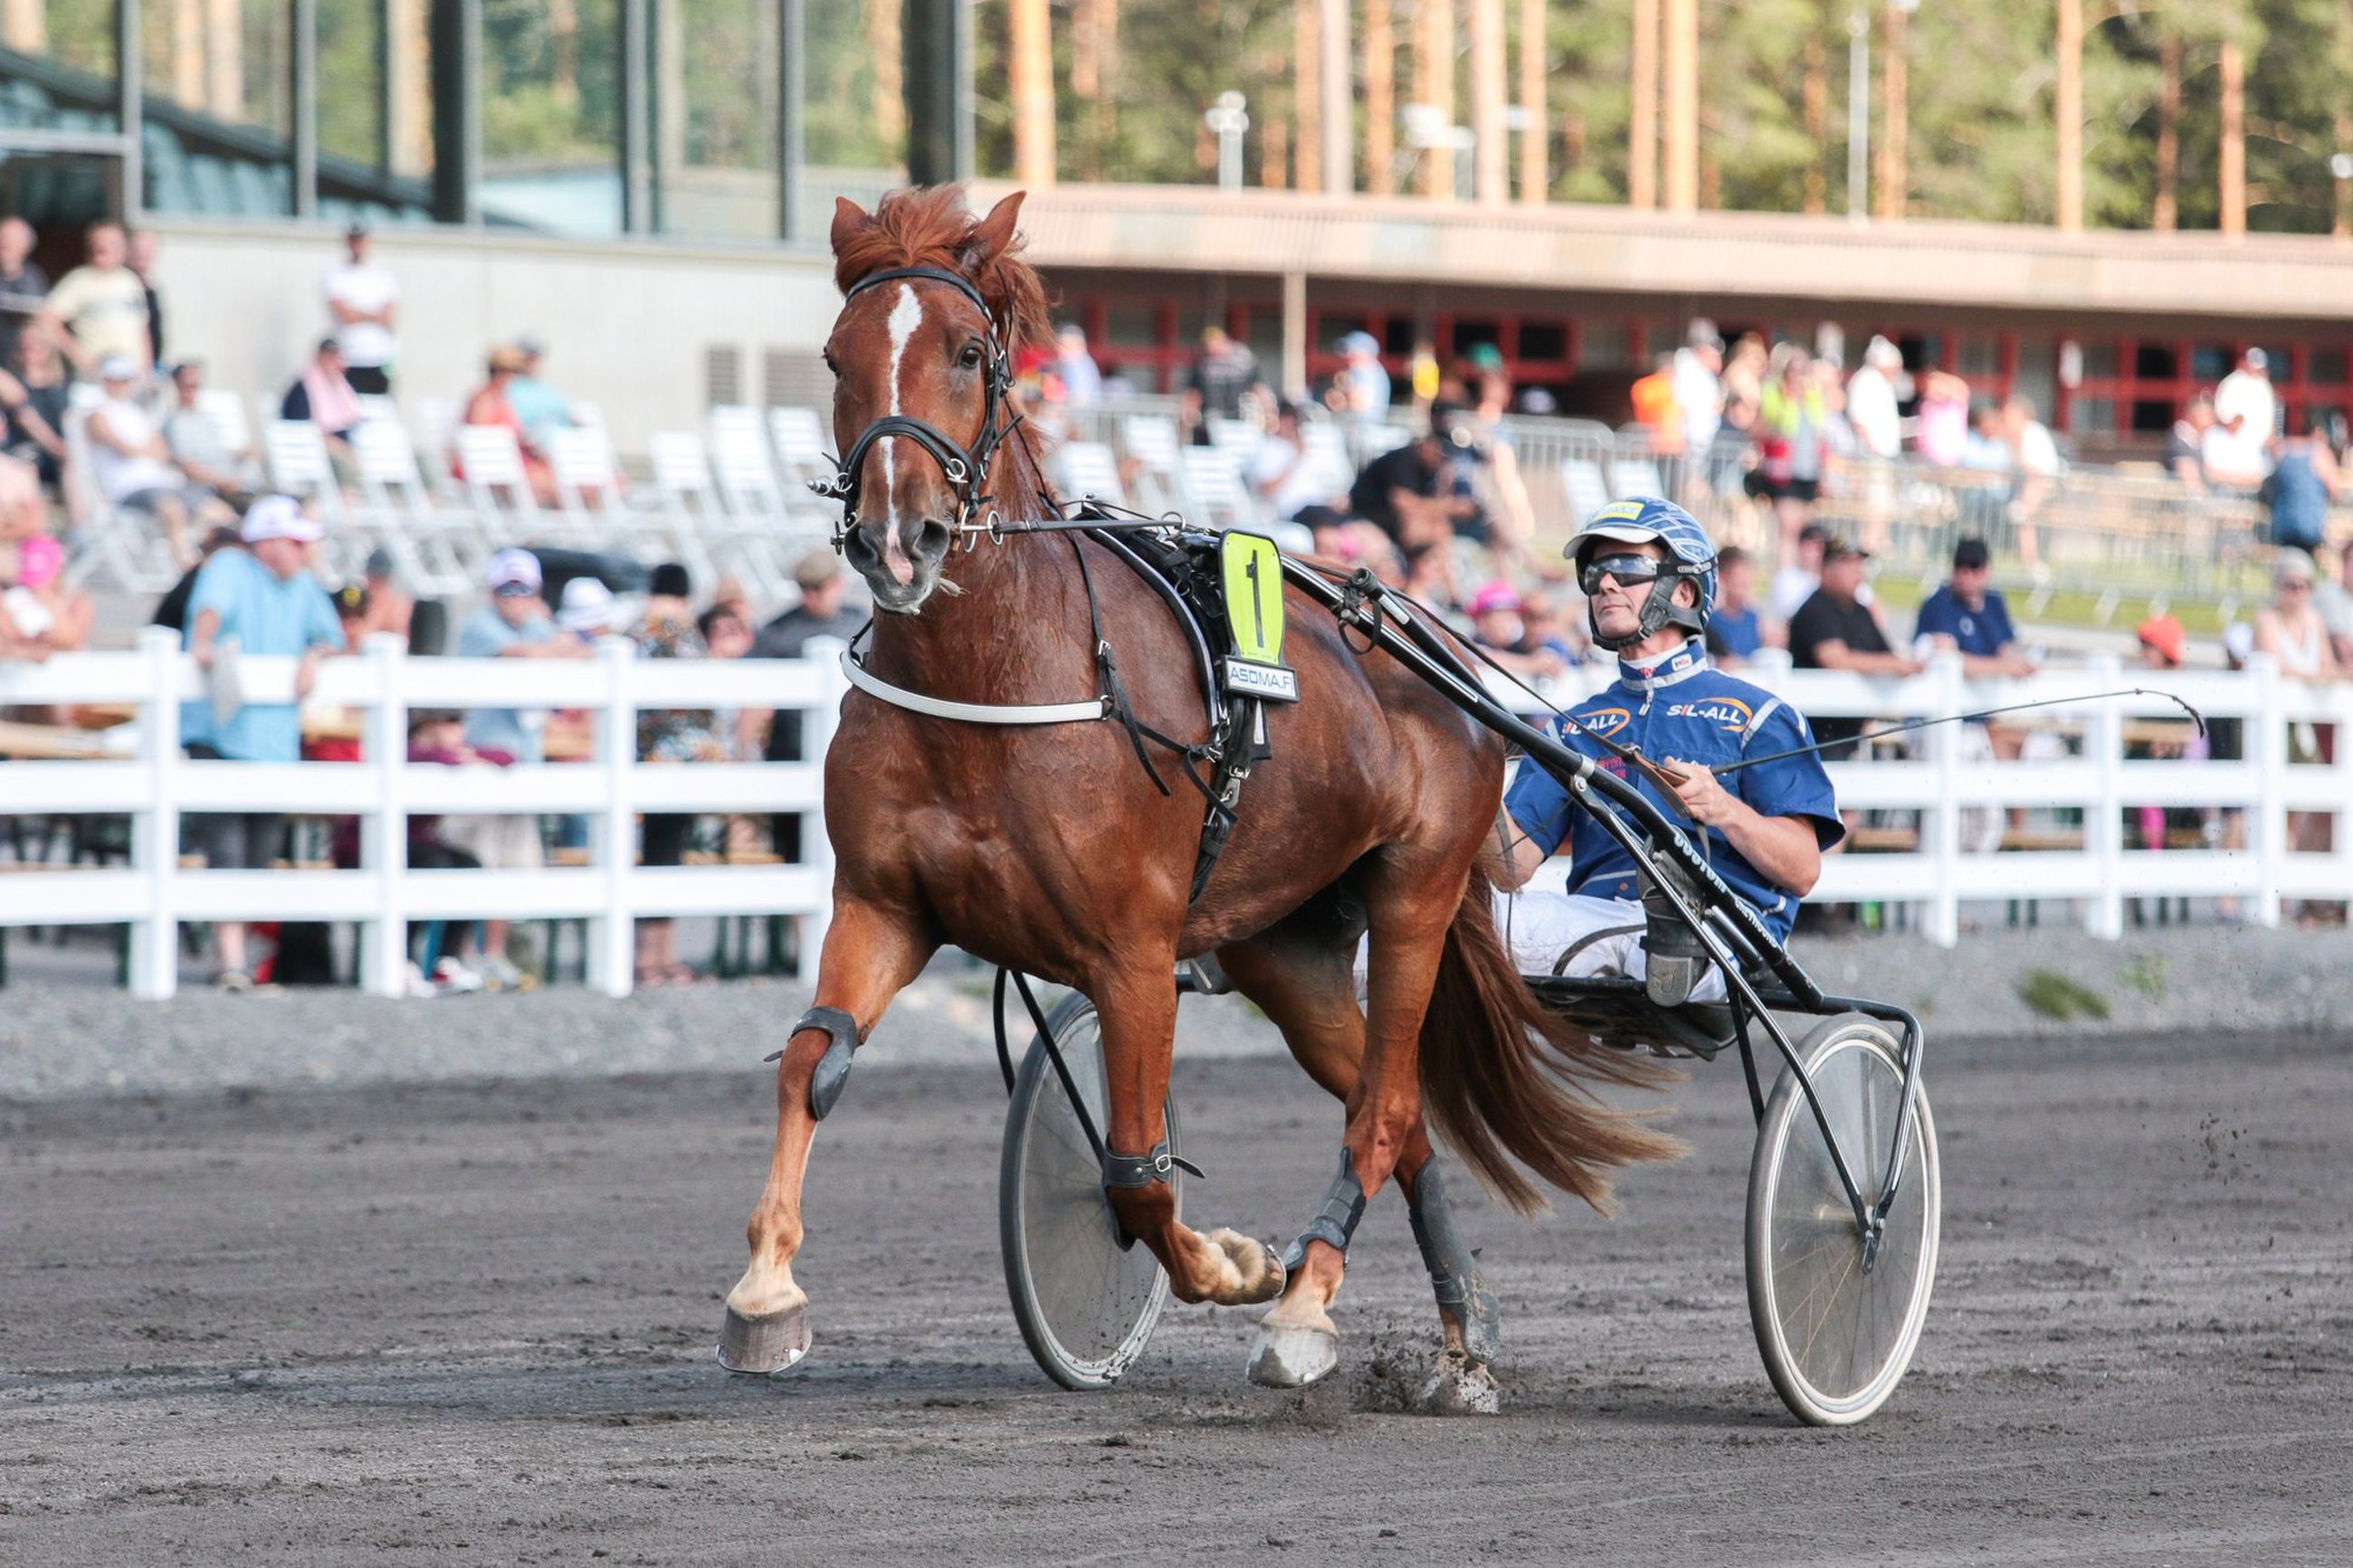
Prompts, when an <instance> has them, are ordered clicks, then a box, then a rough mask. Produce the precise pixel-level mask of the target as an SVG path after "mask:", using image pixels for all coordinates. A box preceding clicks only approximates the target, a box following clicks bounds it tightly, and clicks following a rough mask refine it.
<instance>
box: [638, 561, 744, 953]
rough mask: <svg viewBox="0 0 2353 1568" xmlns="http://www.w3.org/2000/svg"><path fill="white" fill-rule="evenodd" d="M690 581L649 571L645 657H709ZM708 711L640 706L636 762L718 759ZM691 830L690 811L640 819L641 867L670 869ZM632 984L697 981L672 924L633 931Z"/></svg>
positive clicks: (675, 571) (681, 573) (676, 568)
mask: <svg viewBox="0 0 2353 1568" xmlns="http://www.w3.org/2000/svg"><path fill="white" fill-rule="evenodd" d="M692 586H693V585H692V581H691V579H690V578H689V577H688V576H687V573H686V568H685V567H684V566H682V565H681V564H679V563H677V562H675V561H666V562H664V563H662V564H660V565H659V566H657V567H655V568H654V571H653V577H652V580H651V581H650V582H649V584H648V592H647V595H646V613H645V618H644V619H643V620H641V621H640V622H639V623H638V628H637V630H636V631H635V632H633V633H631V634H630V635H631V637H632V638H633V639H634V640H635V641H636V643H637V645H638V654H639V656H640V657H641V658H703V657H705V656H706V655H707V654H708V653H709V651H710V650H709V649H708V648H707V647H705V646H704V645H703V641H702V633H701V632H700V631H698V630H696V629H695V625H694V618H693V614H692V611H691V609H690V607H689V606H688V605H687V595H688V594H689V593H691V592H692ZM713 725H714V720H713V716H712V714H711V713H710V712H709V711H708V710H686V709H645V710H640V711H639V712H638V760H639V761H640V762H648V763H656V762H659V763H701V762H717V761H721V760H723V759H724V757H725V755H726V748H725V745H724V744H723V742H721V740H720V738H719V735H718V733H717V731H716V730H715V729H714V727H713ZM693 832H694V816H693V814H692V813H691V812H655V811H649V812H647V813H646V814H645V841H644V848H643V851H642V853H641V855H640V857H639V858H640V860H641V861H642V862H643V864H645V865H647V866H676V865H679V864H681V863H682V862H683V861H684V860H685V858H686V845H687V840H688V839H689V838H690V837H692V835H693ZM637 948H638V951H637V965H638V984H639V985H641V986H654V985H682V984H692V983H693V982H695V981H697V980H699V979H701V978H702V977H701V976H700V975H698V974H696V973H695V972H694V971H693V970H692V969H691V967H689V966H688V965H686V964H684V963H681V962H680V961H679V957H678V928H677V922H676V921H669V920H641V921H638V930H637Z"/></svg>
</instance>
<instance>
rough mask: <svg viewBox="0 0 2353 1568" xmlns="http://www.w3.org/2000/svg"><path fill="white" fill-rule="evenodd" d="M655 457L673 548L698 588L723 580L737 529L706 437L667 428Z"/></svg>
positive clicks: (656, 441)
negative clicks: (723, 497)
mask: <svg viewBox="0 0 2353 1568" xmlns="http://www.w3.org/2000/svg"><path fill="white" fill-rule="evenodd" d="M649 456H650V458H652V462H653V480H654V482H653V488H654V494H655V498H656V505H657V507H658V508H659V515H660V519H661V523H662V533H663V536H664V538H665V540H666V542H667V543H668V546H669V552H670V555H671V556H672V558H674V559H675V560H677V561H678V562H679V563H681V564H682V565H684V566H685V567H686V570H687V575H689V576H690V577H691V578H693V579H694V582H695V585H696V586H697V587H698V588H702V589H708V588H709V587H711V586H712V584H716V583H717V582H718V581H719V578H720V576H721V572H720V564H719V563H720V560H721V558H722V557H724V556H732V554H733V544H734V541H735V539H736V534H737V531H736V526H735V522H734V520H733V518H732V517H730V516H729V515H728V511H727V509H726V507H725V506H724V505H723V504H722V502H721V501H720V500H719V489H718V487H717V486H716V485H714V484H713V483H712V478H711V460H710V458H709V456H708V454H707V453H706V452H705V451H704V449H703V445H702V437H700V436H697V435H695V434H694V433H693V432H692V431H688V430H667V431H662V432H659V433H658V434H657V435H656V436H655V437H654V438H653V442H652V446H651V449H650V452H649ZM755 575H756V574H755Z"/></svg>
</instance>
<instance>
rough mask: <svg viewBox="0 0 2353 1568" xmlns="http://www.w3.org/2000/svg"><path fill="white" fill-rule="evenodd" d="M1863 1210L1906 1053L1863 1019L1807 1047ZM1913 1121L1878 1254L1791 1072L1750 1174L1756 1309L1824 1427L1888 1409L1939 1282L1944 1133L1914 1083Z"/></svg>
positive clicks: (1811, 1038)
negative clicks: (1865, 1239)
mask: <svg viewBox="0 0 2353 1568" xmlns="http://www.w3.org/2000/svg"><path fill="white" fill-rule="evenodd" d="M1798 1059H1799V1061H1800V1062H1802V1063H1803V1064H1805V1069H1806V1075H1807V1077H1808V1079H1810V1080H1811V1081H1812V1083H1813V1085H1814V1092H1815V1094H1816V1096H1817V1097H1818V1098H1819V1099H1820V1101H1821V1105H1822V1110H1823V1113H1824V1115H1825V1116H1826V1117H1827V1118H1828V1120H1829V1121H1830V1125H1831V1130H1832V1131H1833V1132H1834V1133H1835V1135H1836V1136H1837V1138H1838V1142H1839V1148H1840V1151H1841V1152H1842V1153H1843V1154H1844V1155H1845V1157H1846V1161H1847V1168H1848V1169H1849V1170H1850V1171H1851V1172H1852V1173H1853V1174H1854V1178H1855V1182H1856V1184H1857V1185H1858V1186H1860V1187H1861V1188H1862V1193H1863V1195H1864V1198H1865V1200H1866V1201H1867V1202H1871V1203H1876V1202H1877V1201H1878V1198H1879V1194H1880V1193H1881V1191H1882V1190H1883V1187H1884V1184H1885V1177H1886V1173H1887V1161H1888V1156H1889V1154H1890V1152H1892V1151H1891V1141H1892V1140H1893V1138H1894V1132H1895V1119H1896V1110H1897V1107H1898V1106H1899V1104H1900V1103H1901V1101H1902V1099H1903V1094H1904V1066H1903V1057H1902V1055H1901V1052H1900V1049H1899V1047H1898V1046H1897V1043H1896V1039H1895V1037H1894V1035H1893V1034H1892V1033H1891V1032H1890V1031H1889V1029H1888V1028H1887V1026H1885V1025H1883V1024H1881V1023H1880V1022H1878V1021H1877V1020H1875V1019H1873V1018H1869V1017H1865V1016H1863V1015H1862V1014H1860V1013H1848V1014H1843V1015H1841V1016H1838V1017H1835V1018H1829V1019H1825V1020H1824V1021H1823V1022H1822V1023H1821V1024H1820V1025H1819V1026H1816V1027H1815V1029H1814V1031H1813V1032H1812V1033H1811V1034H1810V1035H1808V1036H1807V1037H1806V1038H1805V1040H1804V1042H1803V1043H1802V1044H1801V1045H1800V1046H1799V1047H1798ZM1913 1102H1914V1104H1915V1106H1916V1108H1917V1110H1918V1121H1917V1122H1916V1124H1915V1127H1914V1130H1913V1136H1912V1138H1911V1141H1910V1143H1909V1146H1908V1148H1907V1150H1906V1152H1905V1161H1904V1167H1905V1168H1904V1177H1903V1183H1902V1185H1901V1188H1900V1190H1899V1191H1898V1193H1897V1194H1896V1198H1895V1206H1894V1208H1893V1209H1892V1210H1890V1211H1889V1213H1888V1215H1887V1224H1886V1228H1885V1231H1884V1233H1883V1236H1882V1238H1881V1241H1880V1246H1879V1250H1878V1253H1877V1256H1876V1257H1875V1258H1873V1261H1872V1265H1871V1267H1870V1268H1869V1269H1868V1270H1866V1269H1865V1268H1863V1247H1862V1235H1861V1233H1860V1231H1859V1230H1858V1229H1857V1227H1856V1225H1855V1221H1854V1212H1853V1209H1852V1206H1851V1205H1849V1204H1848V1202H1847V1195H1846V1188H1845V1186H1844V1185H1843V1184H1841V1182H1840V1180H1839V1177H1838V1172H1837V1170H1836V1169H1835V1168H1834V1167H1833V1166H1832V1164H1831V1158H1830V1153H1829V1151H1828V1150H1827V1149H1826V1148H1825V1146H1824V1145H1823V1142H1822V1134H1821V1129H1820V1126H1819V1125H1818V1124H1817V1122H1816V1121H1815V1119H1814V1114H1813V1111H1812V1110H1811V1108H1810V1106H1809V1105H1808V1104H1807V1101H1806V1097H1805V1094H1804V1092H1803V1091H1802V1090H1801V1089H1799V1085H1798V1080H1797V1079H1796V1078H1795V1077H1794V1076H1793V1075H1792V1074H1791V1073H1790V1071H1789V1070H1788V1069H1787V1068H1784V1069H1783V1070H1782V1073H1781V1078H1780V1081H1779V1082H1778V1083H1777V1084H1776V1085H1775V1086H1774V1089H1773V1098H1772V1100H1770V1101H1769V1102H1768V1103H1767V1105H1766V1108H1765V1117H1764V1120H1763V1121H1761V1122H1760V1123H1759V1124H1758V1126H1757V1153H1756V1159H1755V1162H1754V1163H1753V1164H1752V1165H1751V1166H1750V1167H1749V1173H1748V1313H1749V1317H1750V1319H1751V1320H1752V1321H1753V1322H1754V1323H1755V1325H1756V1329H1757V1350H1758V1351H1759V1352H1762V1353H1763V1355H1764V1358H1765V1370H1766V1372H1767V1373H1769V1374H1770V1375H1771V1377H1772V1379H1773V1386H1774V1388H1775V1389H1777V1390H1778V1391H1779V1393H1780V1395H1781V1398H1782V1401H1783V1402H1784V1403H1785V1404H1787V1405H1788V1407H1789V1409H1790V1410H1791V1412H1792V1413H1794V1414H1795V1415H1797V1417H1798V1418H1799V1420H1801V1421H1805V1422H1808V1423H1810V1424H1811V1425H1813V1426H1852V1425H1853V1424H1854V1423H1855V1422H1858V1421H1861V1420H1862V1419H1863V1418H1864V1417H1865V1416H1868V1415H1871V1413H1872V1412H1873V1411H1874V1410H1877V1409H1878V1408H1879V1407H1880V1406H1881V1405H1883V1404H1885V1403H1886V1401H1887V1396H1888V1395H1889V1394H1893V1393H1894V1391H1895V1384H1897V1382H1899V1381H1900V1380H1901V1379H1902V1378H1903V1376H1904V1371H1905V1368H1906V1367H1907V1366H1909V1365H1910V1364H1911V1363H1912V1353H1913V1352H1914V1351H1915V1349H1917V1348H1918V1346H1919V1343H1920V1325H1921V1323H1922V1321H1923V1320H1925V1319H1926V1316H1927V1313H1928V1293H1929V1291H1930V1289H1932V1288H1933V1287H1934V1285H1935V1283H1936V1227H1937V1223H1938V1219H1939V1216H1940V1215H1941V1210H1942V1193H1941V1190H1940V1188H1939V1185H1938V1178H1937V1167H1936V1122H1935V1121H1934V1120H1933V1119H1931V1117H1930V1116H1929V1114H1928V1096H1927V1091H1926V1088H1925V1087H1924V1086H1921V1085H1918V1084H1915V1086H1914V1089H1913Z"/></svg>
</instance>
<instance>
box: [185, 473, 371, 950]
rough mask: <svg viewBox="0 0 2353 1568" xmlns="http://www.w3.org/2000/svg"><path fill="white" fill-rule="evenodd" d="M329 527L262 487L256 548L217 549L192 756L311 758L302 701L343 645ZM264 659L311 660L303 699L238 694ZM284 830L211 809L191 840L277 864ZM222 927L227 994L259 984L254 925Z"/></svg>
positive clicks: (220, 856) (204, 618)
mask: <svg viewBox="0 0 2353 1568" xmlns="http://www.w3.org/2000/svg"><path fill="white" fill-rule="evenodd" d="M319 535H320V528H319V524H318V522H317V521H315V520H314V519H311V518H309V517H306V516H304V515H303V512H302V507H301V503H300V502H298V501H296V500H294V499H293V498H292V497H291V496H280V495H269V496H263V497H262V498H260V499H259V500H257V501H255V502H254V503H253V505H252V506H251V507H249V508H248V509H247V511H246V514H245V523H244V526H243V527H242V528H240V529H239V530H238V537H239V538H240V539H241V540H242V541H243V542H244V545H245V548H244V549H242V550H222V551H217V552H215V553H214V554H213V556H212V557H211V559H209V560H207V561H206V563H205V565H204V569H203V570H202V571H200V572H198V573H197V574H196V580H195V585H194V587H192V588H191V589H190V591H189V595H188V618H187V630H186V631H185V633H184V634H183V637H184V640H185V646H186V647H187V650H188V652H189V653H190V654H191V655H192V656H194V658H195V661H196V664H197V667H198V668H201V669H203V670H205V671H206V673H207V675H209V676H210V677H211V678H212V679H213V681H214V683H215V689H214V691H213V692H212V694H211V695H210V696H209V697H208V698H205V699H200V700H196V701H194V702H187V703H183V704H182V705H181V709H180V739H181V743H182V744H183V745H185V747H186V748H187V752H188V755H189V756H191V757H194V758H197V759H199V760H208V761H220V762H233V763H292V762H299V761H300V760H301V755H302V725H301V710H300V707H299V704H300V703H301V700H302V699H303V698H304V697H307V696H308V695H310V691H311V683H312V682H313V680H314V679H316V678H317V676H318V671H319V659H320V658H321V656H322V655H324V654H328V653H334V652H339V651H341V650H342V648H343V624H342V622H341V621H340V620H339V619H338V618H337V617H336V615H335V606H334V603H333V601H332V600H331V599H329V598H328V597H327V589H326V585H325V584H322V583H321V582H320V581H319V579H318V576H317V575H316V574H314V573H312V572H311V570H310V565H311V545H313V544H315V543H317V542H318V540H319ZM243 658H294V659H298V660H300V662H299V663H298V664H297V665H296V666H295V675H294V700H293V701H292V702H238V701H237V700H235V696H234V689H235V687H234V675H233V671H234V668H235V667H236V661H237V660H238V659H243ZM224 683H227V689H224ZM284 828H285V817H284V816H282V815H281V814H280V813H277V812H229V813H207V814H205V815H201V816H190V817H189V818H188V836H189V838H190V839H191V840H192V841H193V843H194V845H195V847H196V848H197V849H199V850H200V851H201V852H202V853H203V855H204V857H205V863H206V866H208V867H210V868H213V869H215V870H253V869H259V868H267V867H268V866H269V863H270V862H271V861H272V860H273V859H275V858H277V855H278V848H279V844H280V840H281V839H282V838H283V837H284ZM213 932H214V939H215V941H216V943H217V945H218V949H219V956H220V966H221V967H220V976H219V980H218V984H219V985H220V986H221V988H222V989H223V990H227V991H249V990H251V989H252V988H253V976H252V972H251V970H250V969H249V968H248V966H247V963H246V950H245V925H244V923H243V922H242V921H219V922H217V923H216V924H215V925H214V927H213Z"/></svg>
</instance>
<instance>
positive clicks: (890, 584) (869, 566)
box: [841, 517, 955, 616]
mask: <svg viewBox="0 0 2353 1568" xmlns="http://www.w3.org/2000/svg"><path fill="white" fill-rule="evenodd" d="M954 538H955V532H954V531H953V530H952V529H951V528H950V527H949V526H948V524H947V523H946V522H945V521H943V520H941V519H938V518H932V517H926V518H924V519H923V520H922V521H918V522H913V523H908V524H892V523H890V522H887V521H878V522H861V523H860V524H859V525H858V526H857V527H855V528H852V529H851V530H849V532H848V533H847V534H846V535H845V536H844V537H843V539H842V542H841V553H842V557H843V559H845V560H847V561H848V562H849V564H850V565H851V567H852V568H854V569H855V570H856V571H857V573H858V574H859V575H860V576H861V577H863V578H865V579H866V585H867V586H868V587H869V588H871V590H873V594H874V607H875V608H876V609H877V610H880V611H881V612H883V613H885V614H887V615H894V616H912V615H913V614H914V613H915V612H916V611H917V610H919V609H921V608H922V607H923V601H925V600H926V599H929V598H930V597H931V596H932V593H933V591H934V589H936V588H937V587H938V586H939V583H940V568H941V565H942V563H944V562H945V561H946V560H947V553H948V545H949V543H950V542H952V541H953V540H954Z"/></svg>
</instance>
